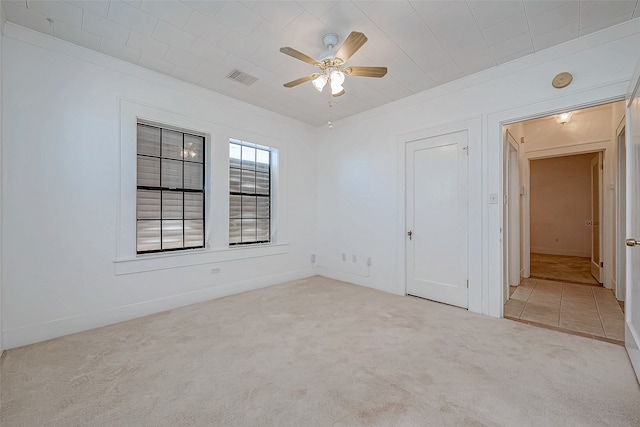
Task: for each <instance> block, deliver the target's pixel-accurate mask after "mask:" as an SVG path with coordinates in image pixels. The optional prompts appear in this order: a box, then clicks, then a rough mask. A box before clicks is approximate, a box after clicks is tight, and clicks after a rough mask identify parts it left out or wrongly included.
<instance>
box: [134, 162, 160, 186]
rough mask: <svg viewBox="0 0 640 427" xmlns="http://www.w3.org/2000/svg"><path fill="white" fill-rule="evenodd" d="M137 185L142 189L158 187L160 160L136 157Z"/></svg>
mask: <svg viewBox="0 0 640 427" xmlns="http://www.w3.org/2000/svg"><path fill="white" fill-rule="evenodd" d="M138 185H139V186H143V187H158V186H159V185H160V159H158V158H154V157H145V156H138Z"/></svg>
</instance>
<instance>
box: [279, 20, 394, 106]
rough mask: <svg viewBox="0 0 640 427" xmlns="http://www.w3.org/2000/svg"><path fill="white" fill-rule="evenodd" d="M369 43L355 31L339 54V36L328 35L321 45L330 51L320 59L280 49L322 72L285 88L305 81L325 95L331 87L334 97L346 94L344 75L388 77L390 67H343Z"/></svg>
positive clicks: (287, 48)
mask: <svg viewBox="0 0 640 427" xmlns="http://www.w3.org/2000/svg"><path fill="white" fill-rule="evenodd" d="M366 42H367V36H365V35H364V34H362V33H359V32H357V31H352V32H351V34H349V37H347V39H346V40H345V41H344V43H343V44H342V46H341V47H340V49H338V51H337V52H335V51H334V50H333V48H334V46H335V45H336V43H338V36H337V35H335V34H325V35H324V36H322V43H323V44H324V45H325V46H326V48H327V51H326V52H324V53H323V54H322V55H321V56H320V58H319V59H314V58H312V57H310V56H308V55H305V54H304V53H302V52H299V51H297V50H295V49H293V48H291V47H283V48H280V52H282V53H284V54H285V55H289V56H292V57H294V58H296V59H299V60H300V61H303V62H306V63H308V64H311V65H313V66H315V67H318V68H319V69H320V72H317V73H313V74H309V75H308V76H304V77H301V78H299V79H296V80H293V81H290V82H289V83H285V84H284V87H294V86H298V85H299V84H302V83H304V82H308V81H309V80H311V81H312V83H313V86H314V87H315V88H316V89H317V90H318V92H322V89H324V87H325V85H326V84H327V83H329V86H330V87H331V95H333V96H341V95H344V88H343V87H342V84H343V83H344V78H345V76H357V77H378V78H379V77H384V75H385V74H387V67H356V66H353V67H345V68H341V67H342V66H343V65H344V64H345V62H347V61H348V60H349V58H351V56H352V55H353V54H354V53H356V52H357V51H358V49H360V48H361V47H362V45H364V44H365V43H366Z"/></svg>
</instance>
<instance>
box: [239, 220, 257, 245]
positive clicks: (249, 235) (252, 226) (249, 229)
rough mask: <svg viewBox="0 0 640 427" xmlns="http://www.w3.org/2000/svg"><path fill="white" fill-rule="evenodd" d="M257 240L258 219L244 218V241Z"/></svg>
mask: <svg viewBox="0 0 640 427" xmlns="http://www.w3.org/2000/svg"><path fill="white" fill-rule="evenodd" d="M255 241H256V220H255V219H243V220H242V242H255Z"/></svg>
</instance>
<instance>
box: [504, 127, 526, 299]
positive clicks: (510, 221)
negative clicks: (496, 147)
mask: <svg viewBox="0 0 640 427" xmlns="http://www.w3.org/2000/svg"><path fill="white" fill-rule="evenodd" d="M503 144H504V151H503V153H504V159H503V160H504V164H503V168H504V170H503V175H504V176H505V177H506V179H505V180H504V181H503V192H504V193H503V194H504V196H503V197H504V198H503V211H504V212H503V216H504V218H505V222H504V225H503V227H502V229H503V242H502V244H503V247H504V249H503V251H504V259H503V277H504V278H503V284H504V295H503V301H504V302H505V303H506V302H507V300H508V299H509V292H508V290H509V286H518V285H519V284H520V271H521V266H520V259H521V248H520V246H521V242H520V233H521V228H522V227H521V220H520V144H519V143H518V141H517V140H516V138H515V136H513V134H512V133H511V132H509V129H505V131H504V142H503ZM514 180H515V181H516V182H515V184H517V185H514Z"/></svg>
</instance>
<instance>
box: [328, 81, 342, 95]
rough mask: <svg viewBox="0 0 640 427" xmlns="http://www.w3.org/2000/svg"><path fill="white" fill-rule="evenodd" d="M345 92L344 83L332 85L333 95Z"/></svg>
mask: <svg viewBox="0 0 640 427" xmlns="http://www.w3.org/2000/svg"><path fill="white" fill-rule="evenodd" d="M343 93H344V88H343V87H342V85H334V84H332V85H331V95H333V96H338V94H340V95H342V94H343Z"/></svg>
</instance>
